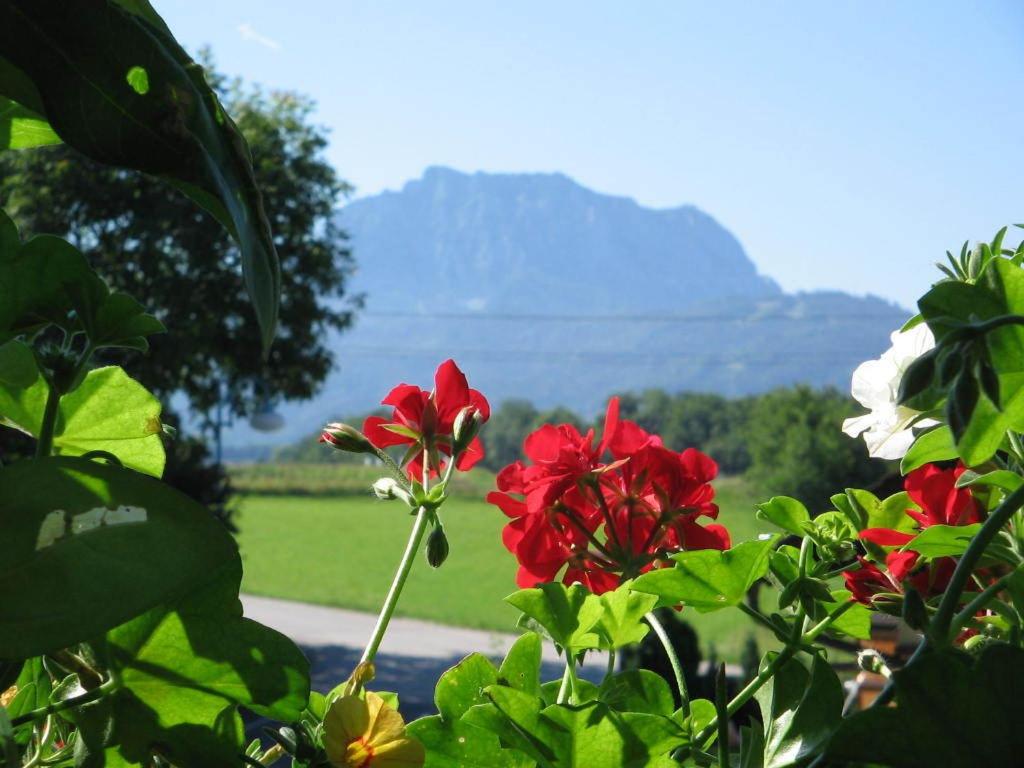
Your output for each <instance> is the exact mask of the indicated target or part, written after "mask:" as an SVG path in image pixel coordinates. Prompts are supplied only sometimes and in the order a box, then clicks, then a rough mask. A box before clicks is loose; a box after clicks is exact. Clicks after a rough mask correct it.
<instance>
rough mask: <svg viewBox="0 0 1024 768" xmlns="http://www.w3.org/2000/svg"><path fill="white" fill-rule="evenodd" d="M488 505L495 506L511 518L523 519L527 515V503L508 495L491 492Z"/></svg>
mask: <svg viewBox="0 0 1024 768" xmlns="http://www.w3.org/2000/svg"><path fill="white" fill-rule="evenodd" d="M487 503H488V504H493V505H494V506H496V507H497V508H498V509H500V510H501V511H502V512H504V513H505V514H506V515H508V516H509V517H522V516H523V515H525V514H526V502H524V501H521V500H519V499H515V498H513V497H511V496H509V495H508V494H507V493H501V492H500V491H491V492H490V493H488V494H487Z"/></svg>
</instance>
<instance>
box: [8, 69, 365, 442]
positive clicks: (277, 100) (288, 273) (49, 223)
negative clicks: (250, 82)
mask: <svg viewBox="0 0 1024 768" xmlns="http://www.w3.org/2000/svg"><path fill="white" fill-rule="evenodd" d="M206 58H207V59H208V56H207V57H206ZM208 78H209V80H210V81H211V84H212V85H213V86H214V88H215V89H216V90H217V91H218V92H219V93H220V95H221V97H222V100H223V101H224V104H225V106H226V108H227V110H228V112H229V113H230V114H231V115H232V116H233V118H234V120H235V121H236V122H237V124H238V127H239V128H240V130H241V132H242V133H243V135H244V136H245V138H246V139H247V141H248V143H249V145H250V148H251V151H252V157H253V168H254V171H255V176H256V180H257V183H258V185H259V188H260V190H261V192H262V195H263V200H264V207H265V209H266V212H267V216H268V218H269V220H270V226H271V229H272V230H273V233H274V243H275V246H276V248H277V252H278V255H279V258H280V263H281V306H280V324H279V329H278V334H277V340H276V342H275V343H274V345H273V347H272V348H271V350H270V355H269V358H268V359H267V360H263V359H262V357H261V355H260V330H259V327H258V324H257V322H256V317H255V314H254V313H253V311H252V308H251V306H250V303H249V300H248V298H247V295H246V292H245V288H244V284H243V281H242V277H241V271H242V266H241V259H240V254H239V252H238V248H237V246H236V245H235V243H234V242H233V241H232V240H231V238H230V236H229V235H228V233H227V232H226V231H225V230H224V228H223V227H222V226H221V224H220V223H218V222H217V221H216V220H215V219H214V218H213V217H212V216H211V215H209V214H208V213H207V212H205V211H204V210H202V209H200V208H199V207H198V206H197V205H196V204H195V203H194V202H193V201H192V200H190V199H188V198H187V197H186V196H185V195H183V194H181V193H179V192H176V191H175V190H174V189H173V188H171V187H170V186H168V185H167V184H166V183H165V182H164V181H162V180H160V179H158V178H155V177H152V176H147V175H143V174H141V173H137V172H135V171H129V170H123V169H118V168H113V167H110V166H105V165H100V164H99V163H96V162H94V161H92V160H90V159H89V158H86V157H84V156H83V155H81V154H79V153H77V152H76V151H75V150H73V149H71V148H70V147H68V146H66V145H59V146H54V147H48V148H43V149H38V150H34V151H31V152H6V153H3V154H2V155H0V205H2V206H3V207H4V208H5V209H6V210H7V211H8V212H9V213H10V214H11V215H12V216H13V217H14V218H15V219H16V220H17V222H18V224H19V226H20V228H21V230H22V232H23V233H24V235H26V236H29V235H32V234H37V233H52V234H58V235H61V236H63V237H66V238H67V239H68V240H69V241H71V242H72V243H73V244H74V245H76V246H77V247H78V248H79V249H80V250H82V251H83V253H85V255H86V256H87V258H88V259H89V261H90V262H91V263H92V265H93V267H94V268H95V269H97V271H99V272H100V273H101V274H103V275H104V276H105V278H106V279H107V280H108V282H109V283H111V285H112V287H114V288H117V289H120V290H124V291H126V292H129V293H131V294H132V295H133V296H135V297H137V298H138V300H139V301H141V302H142V304H143V306H145V307H146V308H147V309H148V310H149V311H151V312H152V313H153V314H155V315H156V316H157V317H158V318H160V319H161V320H162V321H163V322H164V323H165V325H167V326H169V327H171V326H173V327H174V328H175V329H177V331H176V333H175V334H173V335H166V334H165V335H160V336H155V337H153V338H152V339H151V341H150V343H151V349H150V351H149V353H148V354H146V355H139V354H133V353H128V354H127V356H126V355H125V354H123V353H119V354H118V355H116V356H108V360H109V361H111V362H122V363H124V364H125V365H126V366H127V367H128V369H129V371H130V372H131V373H132V374H133V375H135V376H136V377H137V378H138V379H140V380H141V381H142V382H143V383H145V384H146V386H148V387H149V388H151V389H152V390H153V391H154V392H155V393H156V394H157V395H158V396H160V397H161V398H163V399H164V400H166V399H167V398H168V397H169V396H170V395H171V394H173V393H176V392H182V393H184V394H185V395H186V396H187V397H188V400H189V404H190V405H191V407H192V409H193V410H194V411H195V412H196V413H197V414H199V415H200V416H201V417H202V418H204V420H205V421H206V422H207V423H209V422H211V421H212V419H213V412H214V409H215V408H216V407H217V405H218V404H219V403H224V404H225V405H226V407H227V409H228V411H229V412H230V413H232V414H234V415H236V416H242V415H247V414H250V413H252V411H253V410H254V409H255V408H257V407H259V405H260V404H261V403H262V402H265V401H266V400H271V399H276V398H285V399H301V398H305V397H309V396H310V395H312V394H314V393H315V392H316V390H317V388H318V387H319V385H320V383H321V382H322V381H323V379H324V378H325V377H326V375H327V373H328V372H329V371H330V369H331V366H332V364H333V360H332V355H331V352H330V349H329V345H328V341H329V339H330V337H331V334H332V333H333V332H338V331H342V330H343V329H345V328H346V327H347V326H349V325H350V324H351V322H352V319H353V314H354V311H355V310H356V309H358V307H359V305H360V300H359V297H353V296H351V295H349V294H348V293H347V292H346V279H347V277H348V275H349V274H350V273H351V271H352V268H353V258H352V254H351V252H350V250H349V248H348V246H347V243H346V235H345V233H344V231H343V230H342V229H341V228H340V227H339V225H338V223H337V220H336V209H337V206H338V205H339V203H340V202H341V201H342V200H343V199H344V198H345V197H346V196H347V195H348V194H349V193H350V191H351V187H350V186H349V185H348V184H347V183H346V182H345V181H344V180H342V179H341V178H339V176H338V174H337V173H336V172H335V170H334V169H333V168H332V167H331V165H330V164H329V163H328V162H327V161H326V159H325V157H324V149H325V147H326V145H327V135H326V132H325V130H324V129H323V128H321V127H319V126H316V125H314V124H313V123H312V122H311V115H312V110H313V107H314V104H313V102H312V101H311V100H310V99H308V98H306V97H304V96H301V95H299V94H295V93H288V92H268V91H265V90H263V89H262V88H259V87H256V86H246V85H244V84H243V83H242V82H241V81H240V80H228V79H226V78H224V77H222V76H218V75H216V74H209V75H208Z"/></svg>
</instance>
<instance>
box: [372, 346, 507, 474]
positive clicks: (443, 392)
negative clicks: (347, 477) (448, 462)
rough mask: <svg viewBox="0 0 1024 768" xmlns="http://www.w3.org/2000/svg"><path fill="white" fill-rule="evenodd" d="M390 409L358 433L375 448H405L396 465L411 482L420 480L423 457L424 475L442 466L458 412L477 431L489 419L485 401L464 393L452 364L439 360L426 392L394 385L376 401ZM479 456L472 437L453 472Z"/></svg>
mask: <svg viewBox="0 0 1024 768" xmlns="http://www.w3.org/2000/svg"><path fill="white" fill-rule="evenodd" d="M381 404H382V405H390V406H392V408H393V411H392V413H391V418H390V419H385V418H381V417H380V416H370V417H369V418H367V419H366V421H365V422H364V424H363V434H365V435H366V437H367V439H369V441H370V442H371V443H373V444H374V445H375V446H377V447H378V448H388V447H391V446H394V445H407V446H409V449H408V451H407V452H406V454H405V458H404V459H403V460H402V466H403V467H405V468H406V470H407V471H408V472H409V476H410V477H411V478H412V479H414V480H420V479H421V478H422V476H423V455H424V453H426V454H427V455H428V456H429V458H430V473H431V475H437V474H438V473H439V472H441V471H442V469H443V468H444V459H443V457H444V456H449V457H450V456H451V455H452V451H453V446H454V445H455V442H456V435H455V429H456V421H458V420H459V414H460V413H464V418H463V421H464V422H467V421H468V419H466V416H469V417H472V418H473V420H474V421H475V422H476V427H477V428H478V427H479V425H480V424H482V423H483V422H485V421H487V419H488V418H489V417H490V415H491V408H490V406H489V405H488V403H487V399H486V398H485V397H484V396H483V395H482V394H480V393H479V392H478V391H476V390H475V389H470V388H469V384H468V382H467V381H466V376H465V375H464V374H463V373H462V371H461V370H459V367H458V366H457V365H456V364H455V362H454V361H453V360H445V361H444V362H443V363H441V365H440V366H438V369H437V372H436V373H435V374H434V389H433V391H431V392H427V391H426V390H424V389H420V388H419V387H417V386H414V385H413V384H399V385H398V386H397V387H395V388H394V389H392V390H391V392H390V393H389V394H388V396H387V397H385V398H384V399H383V400H382V401H381ZM483 457H484V447H483V444H482V443H481V442H480V438H479V437H476V436H475V434H474V436H473V438H472V440H470V441H469V442H468V443H467V445H466V447H465V448H464V449H463V450H461V452H459V455H458V456H457V457H456V461H455V466H456V468H458V469H460V470H462V471H465V470H467V469H470V468H471V467H473V465H474V464H476V463H477V462H478V461H480V460H481V459H482V458H483Z"/></svg>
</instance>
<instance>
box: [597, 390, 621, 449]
mask: <svg viewBox="0 0 1024 768" xmlns="http://www.w3.org/2000/svg"><path fill="white" fill-rule="evenodd" d="M618 431H619V398H617V397H613V398H611V399H610V400H609V401H608V409H607V410H606V411H605V412H604V431H603V432H602V433H601V444H600V445H599V446H598V448H597V455H598V456H600V455H601V454H603V453H604V452H605V449H606V448H608V446H610V445H611V444H612V441H613V440H615V435H616V433H618Z"/></svg>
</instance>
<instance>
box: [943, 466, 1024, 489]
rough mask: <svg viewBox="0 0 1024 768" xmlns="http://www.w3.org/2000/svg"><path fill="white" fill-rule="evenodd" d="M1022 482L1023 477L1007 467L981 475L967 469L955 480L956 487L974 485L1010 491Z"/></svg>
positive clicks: (1023, 482) (971, 486)
mask: <svg viewBox="0 0 1024 768" xmlns="http://www.w3.org/2000/svg"><path fill="white" fill-rule="evenodd" d="M1022 484H1024V478H1022V477H1021V476H1020V475H1018V474H1017V473H1016V472H1011V471H1010V470H1008V469H996V470H993V471H992V472H986V473H985V474H983V475H979V474H977V473H976V472H971V471H970V470H968V471H967V472H964V473H963V474H962V475H960V477H959V478H958V479H957V481H956V487H957V488H965V487H970V488H973V487H975V486H982V487H989V488H1001V489H1002V490H1004V491H1008V492H1010V493H1013V492H1014V491H1016V490H1017V489H1018V488H1020V486H1021V485H1022Z"/></svg>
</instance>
